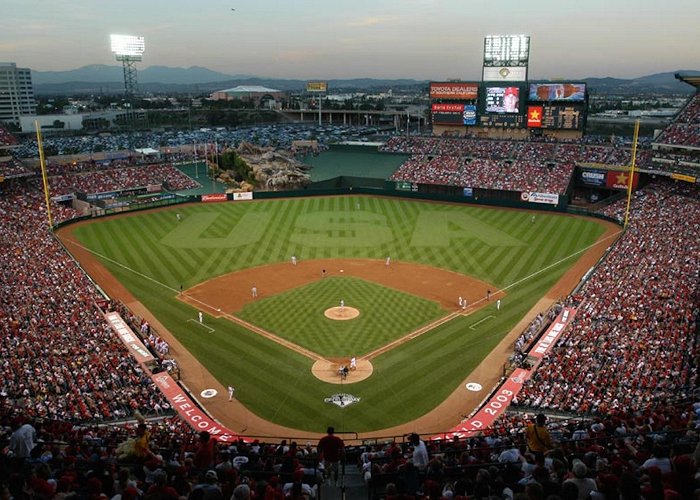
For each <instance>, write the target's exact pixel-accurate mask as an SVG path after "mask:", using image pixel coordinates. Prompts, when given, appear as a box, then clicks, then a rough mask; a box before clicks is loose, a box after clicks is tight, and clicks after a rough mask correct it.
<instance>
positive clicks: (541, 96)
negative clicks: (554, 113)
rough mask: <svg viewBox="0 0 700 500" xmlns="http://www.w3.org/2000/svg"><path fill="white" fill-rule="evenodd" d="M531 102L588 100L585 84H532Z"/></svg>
mask: <svg viewBox="0 0 700 500" xmlns="http://www.w3.org/2000/svg"><path fill="white" fill-rule="evenodd" d="M528 98H529V99H530V100H531V101H576V102H583V101H584V100H585V99H586V84H585V83H531V84H530V93H529V96H528Z"/></svg>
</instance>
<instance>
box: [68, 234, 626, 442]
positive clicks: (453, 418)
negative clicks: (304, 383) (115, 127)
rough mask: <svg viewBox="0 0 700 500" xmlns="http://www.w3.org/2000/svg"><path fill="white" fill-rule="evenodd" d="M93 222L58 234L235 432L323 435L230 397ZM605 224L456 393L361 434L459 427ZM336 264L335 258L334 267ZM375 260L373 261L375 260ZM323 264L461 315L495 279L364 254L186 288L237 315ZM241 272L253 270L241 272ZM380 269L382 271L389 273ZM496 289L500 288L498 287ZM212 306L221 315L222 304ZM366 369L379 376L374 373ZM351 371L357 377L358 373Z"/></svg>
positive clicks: (604, 241)
mask: <svg viewBox="0 0 700 500" xmlns="http://www.w3.org/2000/svg"><path fill="white" fill-rule="evenodd" d="M90 222H91V221H87V222H81V223H77V224H73V225H70V226H68V227H65V228H62V229H60V230H59V231H58V233H57V234H58V237H59V238H60V239H61V240H62V241H63V243H64V245H65V246H66V248H67V249H68V250H69V251H70V252H71V253H72V254H73V255H74V256H75V258H76V259H77V260H78V261H79V262H80V264H81V266H82V267H83V268H84V269H85V270H86V271H87V273H88V274H89V275H90V276H91V277H92V278H93V279H94V280H95V281H96V282H97V283H98V284H99V285H100V286H101V287H102V288H103V289H104V290H105V291H106V293H107V294H109V295H110V296H111V297H113V298H115V299H119V300H121V301H122V302H124V303H125V304H126V306H127V307H129V309H131V311H133V312H134V314H136V315H138V316H140V317H142V318H145V319H147V320H148V321H149V323H151V325H153V327H154V328H155V329H156V330H157V331H158V333H159V334H160V335H161V336H162V337H163V338H165V339H166V340H167V341H168V343H169V344H170V347H171V349H170V351H171V354H172V355H173V357H175V358H176V359H177V360H178V363H179V364H180V367H181V370H182V373H183V374H184V376H183V382H184V384H185V385H186V386H187V387H188V388H189V389H190V391H191V392H192V393H193V394H199V393H200V392H201V391H203V390H205V389H208V388H214V389H216V390H217V391H218V393H219V395H218V396H217V397H215V398H213V399H211V400H208V401H207V404H206V407H207V410H208V411H209V412H210V413H211V414H212V415H214V416H215V417H216V418H217V419H218V420H219V421H220V422H221V423H222V424H224V425H226V426H227V427H229V428H230V429H232V430H233V431H234V432H238V433H240V434H245V435H251V436H261V437H264V436H270V437H273V438H279V437H280V436H284V437H290V436H294V437H295V438H298V439H317V438H320V437H322V436H323V433H322V432H321V431H322V430H319V432H318V433H312V432H305V431H299V430H297V429H292V428H289V427H284V426H281V425H277V424H274V423H272V422H269V421H267V420H264V419H262V418H260V417H258V416H257V415H255V414H254V413H252V412H251V411H249V410H248V409H247V408H246V407H245V406H243V405H242V404H241V403H239V402H238V401H236V400H234V401H233V402H229V401H228V398H227V397H226V396H225V394H226V388H225V387H224V386H223V385H222V384H221V383H219V382H218V381H217V380H216V379H215V378H214V377H213V376H212V375H211V374H210V373H209V372H208V371H207V369H206V367H204V366H202V365H201V363H199V361H198V360H197V359H196V358H195V357H194V356H193V355H192V354H191V353H190V352H189V351H187V350H186V349H185V348H184V347H183V346H182V345H181V344H180V342H179V341H178V340H177V338H175V336H174V335H172V334H171V333H170V332H169V331H168V330H167V329H166V328H165V327H164V326H163V325H162V324H161V323H160V322H159V321H158V319H157V318H156V317H155V316H154V315H153V314H152V313H151V312H150V311H149V310H147V309H146V308H145V307H144V306H143V304H141V303H140V302H139V301H137V300H136V298H135V297H134V296H133V295H132V294H131V293H130V292H129V291H128V290H127V289H126V288H125V287H124V286H123V285H122V284H121V283H119V281H117V280H116V279H115V278H114V276H113V275H112V274H111V273H110V272H109V271H108V270H107V269H106V268H105V267H104V266H103V265H102V263H101V262H100V261H99V260H98V259H97V258H96V257H95V256H94V255H93V254H92V253H91V252H90V251H89V250H87V249H85V248H84V247H83V246H82V245H80V244H79V243H77V239H76V238H75V236H74V234H73V231H74V229H76V228H77V227H79V225H81V224H84V223H90ZM601 224H604V225H605V227H606V231H605V232H604V234H603V235H602V236H601V237H600V238H599V239H598V244H596V245H593V246H592V247H591V248H590V249H588V250H587V251H586V252H584V253H582V255H581V257H580V258H579V259H578V260H577V261H576V263H575V264H574V265H573V266H572V267H571V268H570V269H569V270H568V271H567V272H566V273H565V274H564V276H563V277H562V278H561V279H560V280H559V282H557V283H556V284H555V285H554V286H553V287H552V288H551V289H550V290H549V291H548V293H547V294H546V295H545V296H544V297H543V298H542V299H540V300H539V301H538V302H537V303H536V304H535V306H534V307H533V308H532V309H531V310H530V311H529V312H528V313H527V314H526V315H525V316H524V317H523V318H522V319H521V321H520V322H519V323H518V324H517V325H515V327H514V328H513V329H512V330H511V332H510V333H509V334H508V335H507V336H506V337H504V338H503V340H502V341H501V342H500V343H499V344H498V346H496V348H495V349H494V350H493V351H491V353H490V354H489V355H488V356H486V358H484V360H483V361H482V362H481V363H480V364H479V366H478V367H477V368H476V369H475V370H474V371H473V372H472V373H471V374H470V375H469V376H468V377H467V378H466V379H465V380H464V381H463V383H462V384H460V385H459V386H457V387H456V388H455V390H454V391H453V392H452V393H451V394H450V396H449V397H448V398H446V399H445V400H444V401H443V402H442V403H441V404H440V405H438V406H437V407H435V408H434V409H433V410H432V411H430V412H429V413H427V414H425V415H423V416H421V417H419V418H418V419H416V420H414V421H412V422H408V423H405V424H402V425H398V426H395V427H391V428H387V429H381V430H377V431H372V432H367V433H363V434H362V436H361V437H362V438H377V437H385V436H398V435H403V434H406V433H408V432H414V431H417V432H420V433H424V434H430V433H438V432H441V431H445V430H447V429H450V428H452V427H454V426H456V425H457V424H458V423H459V422H460V421H461V420H462V419H463V417H464V415H465V414H467V413H469V412H471V411H472V410H473V409H474V408H475V407H476V406H477V405H478V404H479V402H480V401H481V400H482V399H483V398H484V396H485V392H484V391H488V390H489V389H490V388H491V387H494V385H495V384H496V383H497V382H498V380H499V379H500V377H501V376H502V366H503V362H504V361H505V360H506V359H507V357H508V356H509V355H510V354H511V353H512V350H513V343H514V341H515V339H517V337H518V336H519V335H520V334H521V333H522V331H523V330H524V329H525V328H526V327H527V325H528V324H529V323H530V322H531V321H532V320H533V319H534V317H535V316H536V315H537V314H538V313H540V312H543V311H546V310H547V309H548V308H549V307H550V306H551V305H552V304H553V303H554V302H555V301H556V300H558V299H559V298H562V297H564V296H566V295H567V294H568V293H570V292H571V291H572V290H573V289H574V287H575V286H576V284H577V283H578V282H579V280H580V279H581V277H582V276H583V275H584V274H585V273H586V272H587V271H588V270H589V269H590V268H591V267H592V266H594V265H595V263H596V262H597V261H598V260H599V259H600V258H601V257H602V256H603V255H604V253H605V251H606V249H607V248H608V246H609V245H611V244H612V243H613V242H614V239H615V238H616V236H617V235H618V234H619V233H620V232H621V230H620V228H619V227H618V226H617V225H615V224H612V223H606V222H601ZM331 263H333V264H334V266H333V267H332V266H331ZM368 263H369V264H371V265H367V264H368ZM292 267H296V268H297V269H288V268H292ZM365 267H367V270H364V269H365ZM267 268H269V272H268V271H266V269H267ZM322 269H326V275H331V273H332V272H338V273H339V271H340V269H343V270H344V273H348V274H349V275H354V276H358V277H360V278H363V279H367V280H369V281H374V282H377V283H380V284H383V285H385V286H389V287H392V288H396V289H399V290H402V291H405V292H408V293H414V294H416V295H419V296H422V297H425V298H429V299H431V300H436V301H438V302H439V303H440V304H441V305H443V307H445V308H446V309H448V310H453V311H454V314H460V310H459V308H458V305H457V298H458V297H459V296H460V295H461V296H462V297H466V298H467V299H468V301H469V304H471V305H472V306H471V307H476V306H475V305H474V303H475V302H477V301H480V300H482V299H484V297H485V293H486V290H487V289H488V288H489V285H487V284H486V283H483V282H479V281H478V280H474V279H473V278H470V277H468V276H464V277H463V278H464V279H462V278H460V276H463V275H460V274H458V273H454V272H451V271H445V270H440V269H436V268H432V267H430V266H421V265H414V264H408V263H402V262H393V261H392V263H391V266H389V267H388V268H387V266H385V264H384V261H368V260H364V259H363V260H361V261H357V262H355V261H348V260H342V261H332V260H328V261H326V260H323V261H309V262H299V263H298V265H297V266H292V264H291V263H284V264H274V265H270V266H262V267H258V268H255V269H249V270H244V271H240V272H238V273H232V275H238V278H239V279H243V280H245V286H241V287H240V291H237V292H235V293H231V289H230V288H226V284H225V279H226V276H231V275H226V276H223V277H220V278H215V279H213V280H209V281H208V282H205V283H202V284H200V285H197V286H195V287H193V288H191V289H190V290H188V291H187V294H185V295H186V296H185V297H184V300H194V299H196V300H200V301H202V302H207V301H211V302H212V303H210V304H209V306H210V307H213V308H214V309H219V308H220V309H222V311H221V313H220V314H230V313H234V312H235V311H237V310H239V309H240V308H241V307H243V305H245V304H246V303H248V302H250V301H252V300H253V297H252V294H251V287H252V286H253V285H255V286H256V287H257V288H258V290H259V296H261V297H265V296H266V294H270V295H272V294H275V293H279V292H281V291H284V290H288V289H291V288H294V287H296V286H300V285H302V284H304V283H308V282H310V281H312V280H314V279H322V276H321V274H322V273H321V271H322ZM334 270H335V271H334ZM368 272H371V276H368V275H367V274H366V273H368ZM240 273H250V274H242V275H241V274H240ZM443 273H445V274H443ZM377 276H380V277H381V279H380V278H378V277H377ZM406 276H414V279H411V280H407V279H406ZM438 276H440V277H441V278H442V279H443V281H441V282H440V285H439V286H437V285H435V286H434V288H433V287H432V285H430V283H431V282H432V281H433V280H435V282H436V283H437V281H436V280H437V277H438ZM218 280H223V281H218ZM424 282H425V283H424ZM295 283H296V284H295ZM229 286H230V285H229ZM212 290H218V293H219V294H222V295H225V298H222V297H220V296H219V297H215V296H210V295H209V294H211V293H214V292H213V291H212ZM491 290H492V291H495V290H494V289H493V288H492V289H491ZM495 298H497V296H496V294H493V295H492V297H491V299H492V300H494V299H495ZM207 303H208V302H207ZM197 307H202V305H201V303H200V304H198V305H197ZM209 312H212V314H213V313H214V312H218V311H209ZM327 361H328V360H327ZM342 361H344V360H329V362H331V363H333V362H336V363H337V362H342ZM361 367H362V368H363V369H362V370H360V368H361ZM329 369H331V370H332V368H330V367H328V366H325V367H321V368H320V370H321V371H328V370H329ZM367 370H369V368H368V367H364V366H361V365H360V362H359V360H358V370H357V372H358V373H357V376H358V377H359V376H364V375H365V374H366V373H367ZM361 373H362V375H361ZM366 376H371V372H369V373H368V374H367V375H366ZM349 377H352V373H351V374H350V375H349ZM348 382H351V380H348ZM466 382H477V383H479V384H481V385H482V386H483V387H484V388H485V389H484V391H482V392H470V391H467V390H466V389H465V388H464V383H466Z"/></svg>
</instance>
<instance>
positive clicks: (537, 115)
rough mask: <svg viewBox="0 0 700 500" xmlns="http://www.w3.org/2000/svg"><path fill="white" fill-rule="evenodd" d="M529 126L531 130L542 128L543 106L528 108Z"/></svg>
mask: <svg viewBox="0 0 700 500" xmlns="http://www.w3.org/2000/svg"><path fill="white" fill-rule="evenodd" d="M527 126H528V127H530V128H541V127H542V106H528V107H527Z"/></svg>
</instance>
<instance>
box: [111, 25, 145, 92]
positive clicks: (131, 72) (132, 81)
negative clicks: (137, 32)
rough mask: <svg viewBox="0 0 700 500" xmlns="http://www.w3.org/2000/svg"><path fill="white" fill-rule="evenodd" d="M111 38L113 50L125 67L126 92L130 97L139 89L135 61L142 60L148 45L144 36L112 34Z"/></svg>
mask: <svg viewBox="0 0 700 500" xmlns="http://www.w3.org/2000/svg"><path fill="white" fill-rule="evenodd" d="M110 40H111V42H112V52H114V55H116V56H117V61H121V63H122V67H123V68H124V92H125V93H126V96H127V99H128V98H129V97H131V96H133V95H134V94H136V91H137V89H138V85H137V80H136V68H134V63H136V62H139V61H141V60H142V58H143V53H144V50H145V47H146V46H145V43H144V40H143V37H142V36H133V35H110Z"/></svg>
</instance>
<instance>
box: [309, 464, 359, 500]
mask: <svg viewBox="0 0 700 500" xmlns="http://www.w3.org/2000/svg"><path fill="white" fill-rule="evenodd" d="M343 490H344V491H343ZM320 498H321V500H367V485H366V484H365V481H364V479H363V478H362V471H360V470H359V469H358V468H357V466H355V465H346V466H345V475H344V477H343V481H342V482H341V481H339V482H338V486H335V485H333V483H332V482H329V481H325V482H324V484H323V485H322V486H321V495H320Z"/></svg>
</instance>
